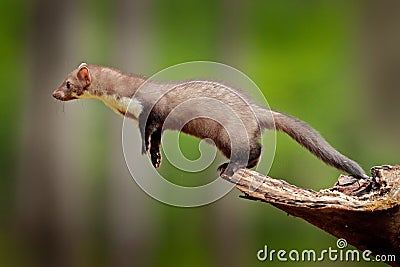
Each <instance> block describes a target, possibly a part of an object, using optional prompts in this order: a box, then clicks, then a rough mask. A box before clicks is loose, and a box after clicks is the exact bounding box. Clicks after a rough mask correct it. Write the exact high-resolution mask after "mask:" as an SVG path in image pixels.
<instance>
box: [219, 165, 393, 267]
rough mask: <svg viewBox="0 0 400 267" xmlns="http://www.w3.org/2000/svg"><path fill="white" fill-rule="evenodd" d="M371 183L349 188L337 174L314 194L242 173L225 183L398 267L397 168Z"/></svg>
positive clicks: (377, 171) (381, 170)
mask: <svg viewBox="0 0 400 267" xmlns="http://www.w3.org/2000/svg"><path fill="white" fill-rule="evenodd" d="M371 173H372V177H371V179H370V180H359V181H358V182H355V183H351V181H352V178H351V177H348V176H344V175H341V176H340V177H339V179H338V182H336V184H335V185H334V186H333V187H331V188H328V189H322V190H320V191H314V190H310V189H303V188H299V187H296V186H294V185H291V184H289V183H287V182H285V181H283V180H277V179H272V178H270V177H267V176H264V175H261V174H259V173H257V172H254V171H251V170H247V169H242V170H239V171H238V172H237V173H235V175H234V176H233V177H232V178H231V179H229V178H228V177H223V178H224V179H226V180H228V181H230V182H234V183H236V187H237V188H238V189H239V190H241V191H242V192H243V193H244V194H245V196H244V198H247V199H251V200H261V201H263V202H268V203H270V204H272V205H274V206H275V207H277V208H279V209H281V210H283V211H285V212H287V213H288V214H290V215H293V216H296V217H300V218H302V219H304V220H306V221H308V222H309V223H311V224H313V225H315V226H317V227H319V228H321V229H322V230H324V231H326V232H328V233H330V234H332V235H334V236H335V237H337V238H344V239H346V241H347V242H348V243H349V244H352V245H353V246H355V247H356V248H358V249H360V250H370V251H371V252H372V254H373V255H383V254H384V255H395V257H396V259H397V261H395V262H387V263H388V264H390V265H392V266H400V264H399V261H400V194H399V192H400V166H387V165H386V166H379V167H373V168H372V169H371Z"/></svg>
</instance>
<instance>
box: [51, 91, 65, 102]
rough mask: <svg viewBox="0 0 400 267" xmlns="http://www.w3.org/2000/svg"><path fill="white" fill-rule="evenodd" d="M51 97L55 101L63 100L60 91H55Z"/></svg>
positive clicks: (62, 94)
mask: <svg viewBox="0 0 400 267" xmlns="http://www.w3.org/2000/svg"><path fill="white" fill-rule="evenodd" d="M53 97H54V98H55V99H58V100H63V98H64V93H63V92H61V91H59V90H55V91H54V92H53Z"/></svg>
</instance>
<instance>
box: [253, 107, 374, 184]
mask: <svg viewBox="0 0 400 267" xmlns="http://www.w3.org/2000/svg"><path fill="white" fill-rule="evenodd" d="M269 112H271V113H270V114H269V115H268V117H269V118H271V114H272V116H273V118H274V121H275V129H276V130H278V131H282V132H285V133H286V134H288V135H289V136H290V137H292V138H293V139H294V140H296V141H297V142H298V143H299V144H301V145H302V146H304V147H305V148H307V149H308V150H309V151H310V152H311V153H313V154H314V155H316V156H317V157H318V158H320V159H321V160H322V161H324V162H325V163H326V164H328V165H331V166H333V167H335V168H337V169H339V170H343V171H345V172H347V173H349V174H351V175H353V176H354V177H356V178H366V177H368V176H367V175H366V174H365V172H364V170H363V169H362V168H361V167H360V165H358V164H357V163H356V162H355V161H353V160H351V159H349V158H347V157H346V156H344V155H342V154H341V153H339V152H338V151H337V150H336V149H334V148H333V147H332V146H331V145H330V144H329V143H328V142H327V141H326V140H325V139H324V138H323V137H322V136H321V135H320V134H319V133H318V132H317V131H316V130H314V129H313V128H311V127H310V126H309V125H308V124H307V123H305V122H303V121H301V120H299V119H296V118H294V117H291V116H289V115H286V114H282V113H279V112H277V111H268V113H269ZM268 121H269V122H270V121H271V120H270V119H269V120H268ZM261 123H262V124H264V126H265V127H266V128H271V123H265V122H263V121H261ZM268 126H269V127H268Z"/></svg>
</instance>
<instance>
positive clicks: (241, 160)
mask: <svg viewBox="0 0 400 267" xmlns="http://www.w3.org/2000/svg"><path fill="white" fill-rule="evenodd" d="M261 150H262V146H261V144H260V143H259V142H254V143H253V144H251V145H250V151H248V153H247V151H246V149H243V150H239V151H238V152H236V153H232V155H231V158H230V162H226V163H224V164H221V165H220V166H219V167H218V172H219V173H220V174H225V175H227V176H229V177H231V176H232V175H233V174H234V173H235V172H236V171H237V170H239V169H241V168H253V167H254V166H256V165H257V163H258V161H259V159H260V155H261Z"/></svg>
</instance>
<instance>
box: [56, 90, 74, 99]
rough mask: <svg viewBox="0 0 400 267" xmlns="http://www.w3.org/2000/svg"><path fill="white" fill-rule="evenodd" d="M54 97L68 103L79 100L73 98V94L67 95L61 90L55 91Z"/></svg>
mask: <svg viewBox="0 0 400 267" xmlns="http://www.w3.org/2000/svg"><path fill="white" fill-rule="evenodd" d="M53 97H54V98H55V99H57V100H60V101H68V100H73V99H77V98H76V97H75V96H72V95H71V94H66V93H65V92H64V91H61V90H55V91H54V92H53Z"/></svg>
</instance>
